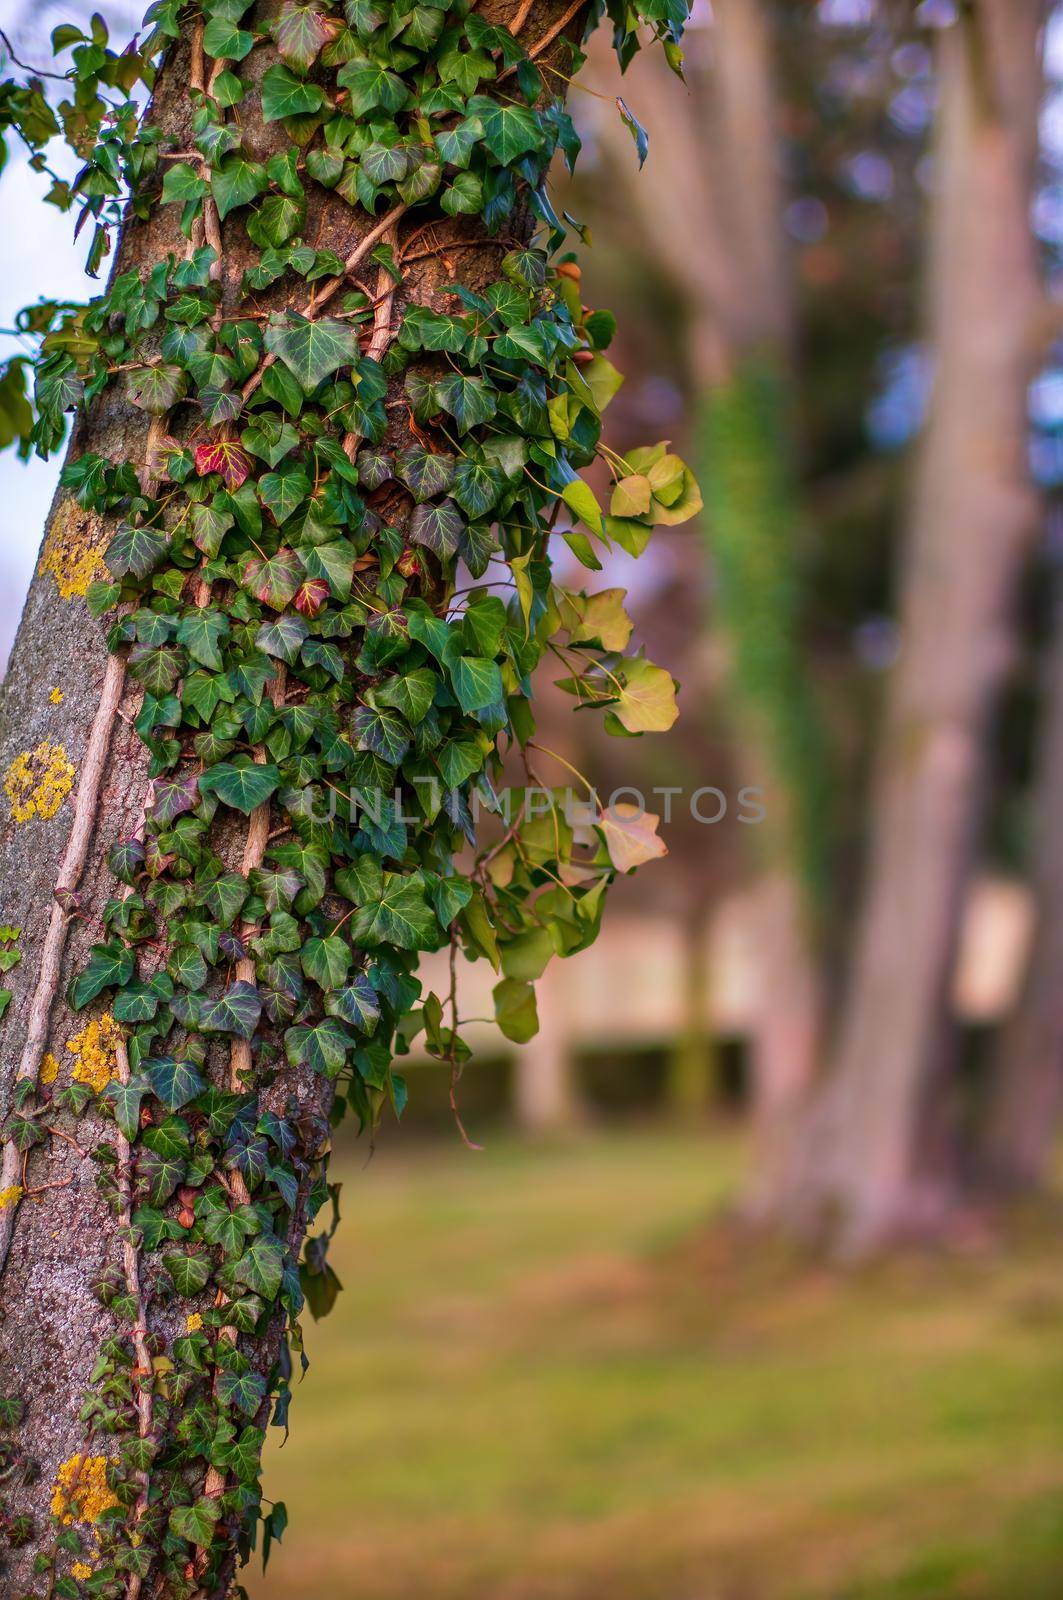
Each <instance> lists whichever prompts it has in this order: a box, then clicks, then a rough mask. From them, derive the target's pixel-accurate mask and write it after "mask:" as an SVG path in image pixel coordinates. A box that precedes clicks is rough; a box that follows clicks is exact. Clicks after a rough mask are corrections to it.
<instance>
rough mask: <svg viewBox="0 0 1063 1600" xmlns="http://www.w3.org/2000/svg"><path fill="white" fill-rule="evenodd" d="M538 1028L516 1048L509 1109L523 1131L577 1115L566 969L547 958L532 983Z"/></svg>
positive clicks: (547, 1128) (568, 1121) (558, 1125)
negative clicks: (510, 1108)
mask: <svg viewBox="0 0 1063 1600" xmlns="http://www.w3.org/2000/svg"><path fill="white" fill-rule="evenodd" d="M536 994H537V998H538V1006H539V1031H538V1033H537V1034H536V1035H535V1037H534V1039H530V1040H529V1041H528V1043H527V1044H526V1045H522V1046H521V1048H520V1049H519V1050H518V1051H517V1055H516V1060H515V1063H514V1078H513V1110H514V1115H515V1117H516V1120H517V1126H518V1127H519V1128H521V1129H522V1130H523V1131H524V1132H525V1133H529V1134H535V1135H541V1134H550V1133H559V1132H561V1131H563V1130H564V1129H566V1128H571V1127H572V1126H573V1125H574V1124H575V1123H576V1122H577V1121H578V1120H579V1117H578V1111H577V1102H576V1090H575V1085H574V1084H573V1081H572V1048H573V1042H574V1041H573V1026H572V1023H573V1014H572V1005H571V1001H570V996H569V987H568V973H567V971H566V970H565V968H564V965H563V963H562V962H560V961H551V962H550V963H549V965H548V966H547V968H546V970H545V971H544V973H543V975H542V977H541V978H539V979H538V980H537V983H536Z"/></svg>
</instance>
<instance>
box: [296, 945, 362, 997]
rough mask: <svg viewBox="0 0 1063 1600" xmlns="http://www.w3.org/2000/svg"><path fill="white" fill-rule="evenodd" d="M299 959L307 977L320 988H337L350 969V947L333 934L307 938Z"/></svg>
mask: <svg viewBox="0 0 1063 1600" xmlns="http://www.w3.org/2000/svg"><path fill="white" fill-rule="evenodd" d="M301 960H302V967H303V971H304V972H305V973H306V975H307V977H308V978H313V980H314V982H315V983H316V984H318V985H319V987H320V988H322V989H338V988H339V986H340V984H341V983H342V982H343V980H344V978H345V977H346V976H347V973H348V972H349V971H350V966H351V949H350V946H349V945H348V944H347V943H346V942H345V941H344V940H343V939H340V938H338V937H337V936H336V935H335V934H333V935H331V937H329V938H326V939H308V940H307V942H306V944H305V945H304V946H303V951H302V956H301Z"/></svg>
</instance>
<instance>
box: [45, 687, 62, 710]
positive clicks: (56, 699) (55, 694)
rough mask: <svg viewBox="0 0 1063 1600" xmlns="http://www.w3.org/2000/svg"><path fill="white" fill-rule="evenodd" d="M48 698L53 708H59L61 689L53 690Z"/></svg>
mask: <svg viewBox="0 0 1063 1600" xmlns="http://www.w3.org/2000/svg"><path fill="white" fill-rule="evenodd" d="M48 698H49V700H50V701H51V702H52V704H53V706H61V705H62V703H63V691H62V689H53V690H52V692H51V694H50V695H49V696H48Z"/></svg>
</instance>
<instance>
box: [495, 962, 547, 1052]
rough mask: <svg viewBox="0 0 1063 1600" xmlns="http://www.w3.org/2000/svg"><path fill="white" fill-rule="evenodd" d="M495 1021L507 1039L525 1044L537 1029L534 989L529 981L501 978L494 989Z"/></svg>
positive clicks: (537, 1018) (537, 1017)
mask: <svg viewBox="0 0 1063 1600" xmlns="http://www.w3.org/2000/svg"><path fill="white" fill-rule="evenodd" d="M493 994H494V1002H495V1021H496V1022H497V1023H498V1026H499V1029H500V1031H501V1032H502V1034H504V1036H505V1037H506V1038H507V1039H511V1040H512V1041H513V1043H514V1044H527V1042H528V1040H529V1039H533V1038H534V1037H535V1035H536V1034H537V1033H538V1031H539V1013H538V1011H537V1010H536V1006H535V990H534V989H533V988H532V986H531V984H530V983H522V982H521V981H520V980H519V979H518V978H503V979H502V982H501V983H496V984H495V987H494V990H493Z"/></svg>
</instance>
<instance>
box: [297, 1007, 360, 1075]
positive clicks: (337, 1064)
mask: <svg viewBox="0 0 1063 1600" xmlns="http://www.w3.org/2000/svg"><path fill="white" fill-rule="evenodd" d="M352 1043H353V1041H352V1039H351V1036H350V1034H349V1033H348V1032H347V1029H346V1028H345V1027H344V1026H343V1024H342V1022H339V1021H337V1020H336V1019H334V1018H332V1017H326V1018H325V1019H324V1020H323V1021H322V1022H318V1023H315V1024H310V1023H307V1022H300V1023H298V1024H297V1025H296V1026H295V1027H294V1028H289V1029H288V1031H287V1032H286V1033H285V1035H284V1051H285V1054H286V1055H287V1057H288V1060H289V1061H290V1062H291V1064H292V1066H293V1067H300V1066H307V1067H309V1068H310V1070H311V1071H312V1072H320V1073H321V1074H323V1075H324V1076H325V1077H328V1078H335V1077H336V1076H337V1075H338V1074H339V1073H340V1071H341V1070H342V1068H343V1064H344V1062H345V1061H346V1059H347V1054H348V1051H349V1050H350V1049H351V1046H352Z"/></svg>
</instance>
